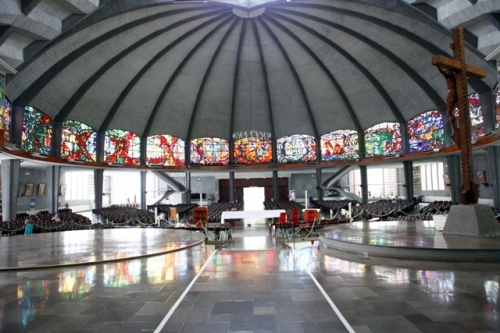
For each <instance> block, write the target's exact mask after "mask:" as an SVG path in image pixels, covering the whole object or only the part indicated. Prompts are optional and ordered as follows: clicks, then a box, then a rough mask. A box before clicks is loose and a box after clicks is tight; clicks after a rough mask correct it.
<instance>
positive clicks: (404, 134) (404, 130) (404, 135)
mask: <svg viewBox="0 0 500 333" xmlns="http://www.w3.org/2000/svg"><path fill="white" fill-rule="evenodd" d="M399 126H400V131H401V154H406V153H407V152H408V151H409V149H408V146H409V145H408V141H409V138H408V124H407V123H399Z"/></svg>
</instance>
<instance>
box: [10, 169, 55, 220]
mask: <svg viewBox="0 0 500 333" xmlns="http://www.w3.org/2000/svg"><path fill="white" fill-rule="evenodd" d="M26 172H29V175H26ZM28 183H30V184H33V185H34V186H33V195H32V196H30V197H27V196H25V195H24V194H25V190H26V184H28ZM19 184H20V192H19V193H22V194H23V195H22V196H18V198H17V211H18V212H24V211H30V210H45V209H48V204H47V195H48V193H47V191H46V192H45V196H43V197H39V196H38V187H39V185H40V184H45V186H47V172H46V171H45V169H28V168H21V170H20V171H19ZM31 199H35V207H34V209H33V208H32V207H31V206H30V203H31Z"/></svg>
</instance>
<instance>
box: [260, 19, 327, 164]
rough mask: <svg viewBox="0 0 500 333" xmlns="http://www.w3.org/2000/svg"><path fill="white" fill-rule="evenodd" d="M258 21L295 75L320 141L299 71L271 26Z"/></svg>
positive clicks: (318, 147)
mask: <svg viewBox="0 0 500 333" xmlns="http://www.w3.org/2000/svg"><path fill="white" fill-rule="evenodd" d="M256 20H257V21H258V22H259V23H260V24H261V25H262V26H263V27H264V29H265V30H266V31H267V33H268V34H269V35H270V36H271V38H272V39H273V41H274V43H275V44H276V46H277V47H278V49H279V50H280V52H281V55H282V56H283V58H285V61H286V63H287V64H288V67H289V68H290V71H291V72H292V74H293V77H294V79H295V83H296V84H297V86H298V87H299V90H300V94H301V95H302V99H303V100H304V103H305V105H306V109H307V115H308V116H309V120H310V121H311V125H312V128H313V132H314V137H315V139H316V140H318V139H319V133H318V127H317V126H316V120H315V119H314V115H313V113H312V109H311V105H310V103H309V99H308V98H307V94H306V91H305V89H304V85H303V84H302V81H301V80H300V77H299V75H298V74H297V71H296V70H295V67H294V66H293V64H292V61H291V60H290V58H289V57H288V53H287V52H286V50H285V49H284V48H283V45H282V44H281V43H280V41H279V40H278V38H277V37H276V35H275V34H274V33H273V32H272V30H271V29H270V28H269V26H268V25H267V24H266V23H265V22H264V21H263V20H262V18H261V17H257V18H256ZM316 148H317V150H318V149H321V146H320V145H316ZM317 153H318V151H316V154H317ZM317 156H319V155H318V154H317Z"/></svg>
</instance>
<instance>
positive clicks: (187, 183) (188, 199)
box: [186, 171, 191, 204]
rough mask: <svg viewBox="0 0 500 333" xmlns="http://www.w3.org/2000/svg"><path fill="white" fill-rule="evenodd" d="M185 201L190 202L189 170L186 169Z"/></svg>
mask: <svg viewBox="0 0 500 333" xmlns="http://www.w3.org/2000/svg"><path fill="white" fill-rule="evenodd" d="M186 203H188V204H189V203H191V172H189V171H186Z"/></svg>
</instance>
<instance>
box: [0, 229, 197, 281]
mask: <svg viewBox="0 0 500 333" xmlns="http://www.w3.org/2000/svg"><path fill="white" fill-rule="evenodd" d="M204 240H205V235H204V234H202V233H198V232H190V231H185V230H172V229H155V228H127V229H125V228H124V229H104V230H78V231H64V232H50V233H41V234H32V235H22V236H11V237H4V238H1V239H0V271H6V270H24V269H37V268H53V267H64V266H77V265H88V264H96V263H103V262H112V261H120V260H130V259H136V258H143V257H149V256H154V255H159V254H165V253H170V252H175V251H180V250H183V249H186V248H189V247H193V246H196V245H198V244H200V243H202V242H203V241H204Z"/></svg>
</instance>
